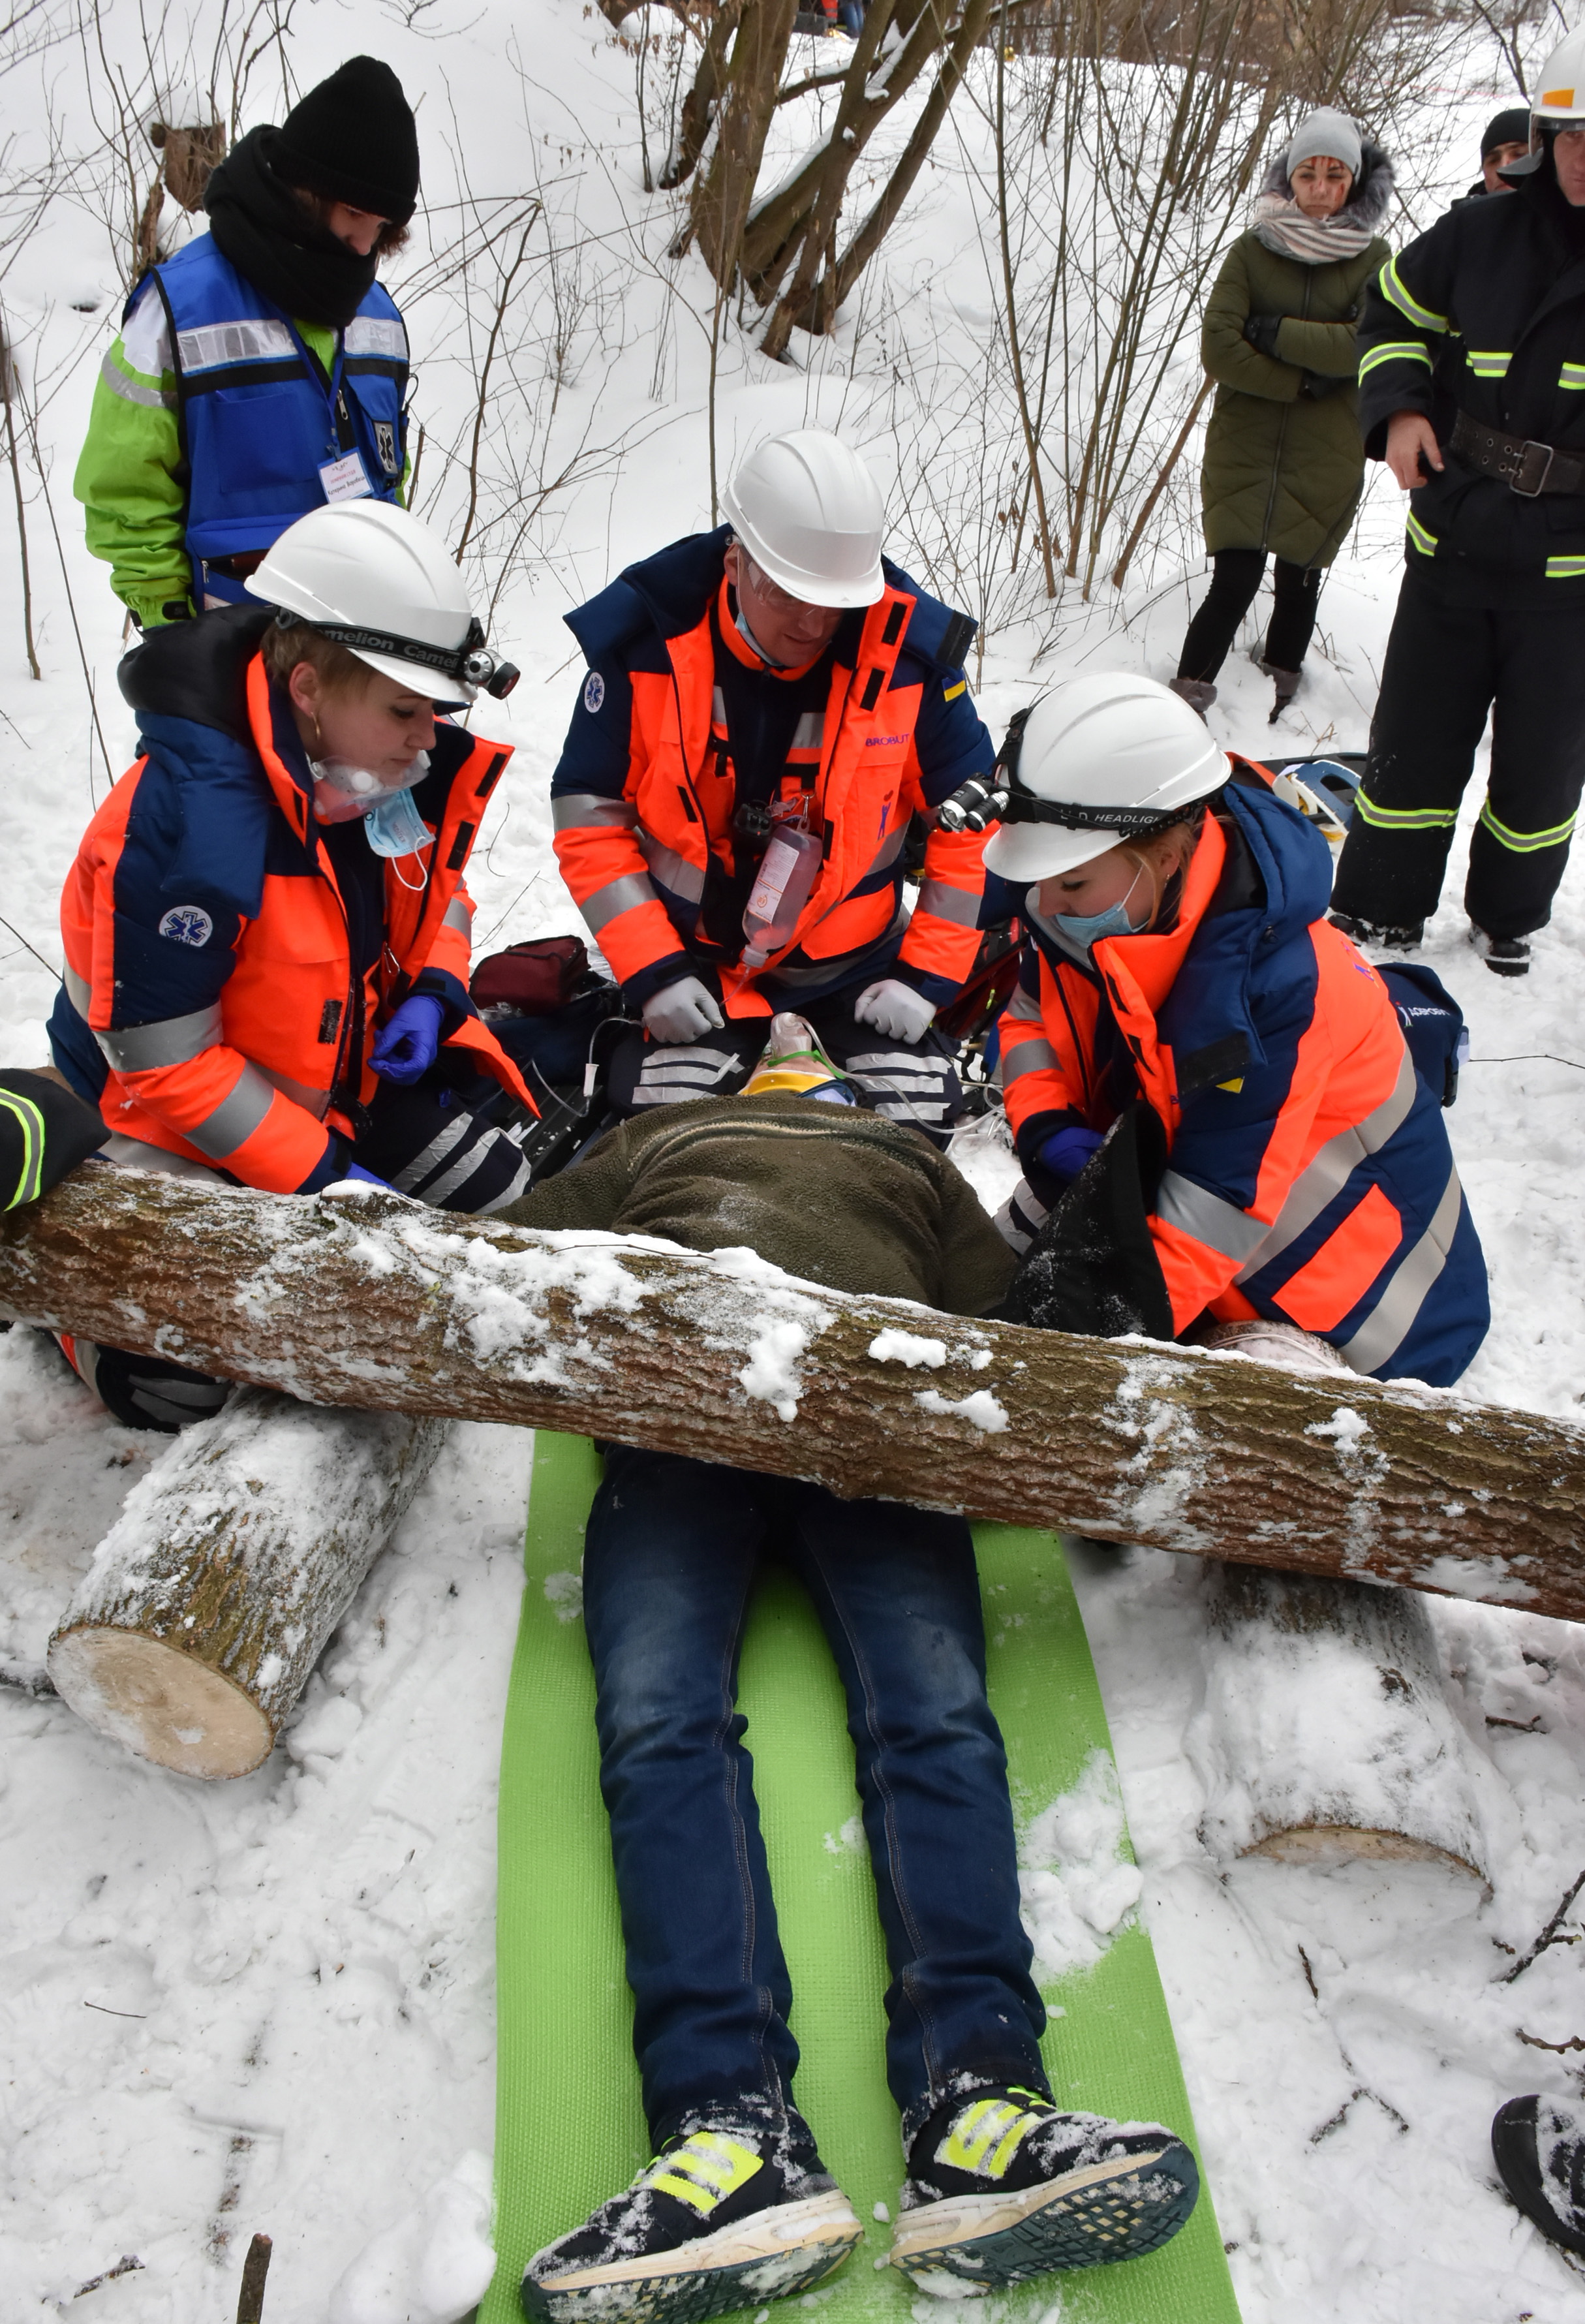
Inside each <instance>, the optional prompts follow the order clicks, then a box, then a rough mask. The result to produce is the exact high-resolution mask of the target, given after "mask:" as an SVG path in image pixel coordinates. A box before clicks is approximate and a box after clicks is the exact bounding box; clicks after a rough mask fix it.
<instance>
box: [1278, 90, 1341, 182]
mask: <svg viewBox="0 0 1585 2324" xmlns="http://www.w3.org/2000/svg"><path fill="white" fill-rule="evenodd" d="M1317 153H1330V154H1331V155H1332V159H1333V161H1341V163H1342V164H1343V166H1344V168H1345V169H1347V170H1348V171H1350V172H1351V173H1352V175H1353V176H1354V177H1356V178H1357V177H1358V176H1359V131H1358V130H1357V129H1356V128H1355V126H1354V124H1353V123H1352V122H1351V121H1350V119H1349V116H1348V115H1347V114H1346V113H1339V112H1338V111H1337V110H1336V108H1335V107H1334V106H1330V105H1322V106H1317V107H1316V109H1315V111H1314V112H1313V113H1311V114H1307V115H1305V117H1304V120H1303V121H1301V122H1300V124H1299V125H1298V127H1297V129H1295V132H1294V134H1293V138H1292V141H1291V143H1289V146H1288V150H1287V152H1286V155H1285V156H1284V158H1283V167H1284V169H1285V170H1286V172H1287V174H1288V176H1289V177H1290V178H1291V177H1292V176H1293V174H1294V171H1295V170H1296V169H1297V168H1298V166H1299V164H1300V162H1301V161H1313V159H1314V157H1315V155H1316V154H1317Z"/></svg>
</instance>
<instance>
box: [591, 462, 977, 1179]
mask: <svg viewBox="0 0 1585 2324" xmlns="http://www.w3.org/2000/svg"><path fill="white" fill-rule="evenodd" d="M723 505H724V507H725V510H726V513H727V515H728V517H729V518H730V519H731V523H730V525H729V526H728V525H723V526H722V527H721V528H720V530H717V531H715V532H705V533H697V534H696V535H695V536H694V537H693V538H692V539H687V540H681V541H677V542H676V543H675V544H674V545H673V546H672V547H671V548H669V549H662V550H661V551H660V553H659V556H656V557H651V558H647V559H646V560H645V562H644V563H643V564H641V565H634V566H630V567H629V568H628V570H627V571H626V572H625V573H623V574H622V576H620V578H619V579H617V580H616V581H613V583H612V585H611V586H610V587H609V588H608V589H605V590H603V591H602V592H601V594H600V595H599V596H598V597H595V598H593V599H592V600H591V601H590V603H589V604H586V605H585V606H582V607H580V609H579V610H578V612H576V613H572V614H569V615H568V616H567V622H568V627H569V628H570V629H571V631H572V632H573V634H574V636H575V637H576V639H577V641H578V643H579V645H580V646H582V648H583V650H584V652H585V655H586V657H587V659H588V663H589V671H588V676H587V678H586V679H585V684H584V688H583V693H582V696H581V698H580V700H579V704H578V707H577V709H576V712H575V713H574V715H573V722H572V727H571V730H570V732H569V733H568V735H567V746H566V748H565V750H564V751H563V752H562V755H561V763H560V765H559V766H558V768H557V770H556V776H555V780H554V782H553V783H552V785H551V796H552V799H553V802H554V807H555V816H556V834H557V836H556V852H557V855H558V858H559V860H560V863H561V870H562V875H563V877H564V878H565V880H566V881H567V886H568V888H569V889H570V890H572V894H573V898H574V900H575V901H576V904H577V906H578V908H579V910H580V911H581V912H582V913H583V916H584V918H585V921H586V922H587V924H588V927H589V929H590V931H591V933H592V934H593V935H594V936H595V937H597V938H598V940H599V944H600V947H601V949H602V951H603V952H604V954H605V956H606V958H607V960H608V961H609V962H610V963H611V965H612V968H613V971H614V972H615V974H616V976H617V978H618V980H619V981H620V982H621V984H622V991H623V995H624V997H625V999H626V1000H627V1002H628V1004H629V1008H630V1010H631V1012H633V1013H635V1014H636V1013H638V1012H639V1011H640V1010H641V1011H642V1013H643V1019H644V1028H645V1029H644V1034H643V1036H642V1037H640V1036H639V1035H637V1034H635V1035H634V1036H633V1037H631V1039H630V1040H629V1042H628V1043H627V1044H626V1045H625V1046H624V1047H622V1048H619V1049H618V1051H617V1052H616V1055H615V1056H614V1058H613V1065H612V1074H611V1092H612V1096H613V1101H614V1102H616V1104H617V1105H618V1106H619V1107H620V1109H621V1110H622V1111H624V1112H627V1111H633V1110H635V1109H637V1108H640V1107H643V1106H651V1105H668V1104H673V1103H675V1102H677V1100H678V1099H679V1098H696V1097H705V1096H709V1095H712V1094H720V1093H723V1092H724V1091H727V1090H731V1089H736V1088H738V1087H740V1086H741V1085H742V1081H743V1079H744V1076H745V1075H746V1074H747V1073H748V1071H749V1068H750V1067H751V1065H752V1063H753V1061H754V1059H755V1058H756V1057H757V1056H759V1054H760V1049H761V1047H763V1045H764V1038H765V1028H766V1027H767V1025H768V1024H769V1020H770V1017H771V1015H772V1013H773V1011H774V1010H778V1009H798V1010H802V1011H803V1012H804V1014H805V1015H806V1017H807V1018H808V1019H809V1020H810V1022H811V1023H812V1024H813V1025H814V1026H815V1027H816V1030H817V1031H818V1033H819V1036H820V1038H821V1040H822V1041H823V1042H824V1043H825V1047H826V1049H827V1051H828V1052H829V1054H830V1056H832V1057H833V1058H834V1060H835V1061H836V1063H837V1064H838V1065H841V1066H842V1067H843V1071H844V1072H851V1073H852V1075H853V1077H854V1079H855V1080H856V1081H857V1082H858V1083H859V1084H860V1085H861V1086H862V1088H863V1089H864V1090H865V1092H866V1093H868V1094H869V1095H870V1096H871V1098H872V1100H873V1102H874V1104H875V1106H876V1109H877V1111H880V1112H881V1113H885V1114H889V1115H890V1116H891V1117H892V1118H893V1119H894V1120H904V1121H913V1122H916V1123H917V1124H918V1125H919V1126H920V1127H921V1128H922V1129H925V1130H929V1131H931V1132H932V1133H935V1134H941V1133H943V1132H944V1131H945V1128H946V1125H947V1124H948V1123H949V1122H950V1121H951V1120H952V1119H953V1117H954V1113H955V1112H956V1111H957V1110H958V1107H959V1105H960V1102H961V1094H962V1093H961V1092H960V1090H959V1087H958V1082H957V1076H956V1074H955V1073H954V1069H953V1065H952V1056H951V1051H950V1049H949V1047H948V1046H947V1044H946V1043H945V1041H944V1040H943V1039H942V1037H941V1036H940V1034H939V1033H937V1032H933V1031H932V1030H931V1029H930V1028H931V1023H932V1019H934V1018H935V1013H936V1010H938V1009H939V1008H941V1007H942V1006H944V1005H945V1003H946V1002H947V1001H951V1000H952V999H953V998H954V995H955V994H956V992H957V991H958V989H959V987H960V986H961V984H962V983H963V979H964V978H965V977H966V976H967V974H968V973H969V971H970V969H971V968H972V965H973V962H974V956H975V954H976V952H977V951H978V949H979V936H978V934H977V930H978V927H979V920H980V903H981V891H982V890H983V887H984V878H983V874H982V872H981V863H980V858H981V850H982V848H983V845H984V840H983V836H982V835H975V834H966V833H961V832H960V833H958V834H955V835H954V834H953V833H951V832H948V831H945V830H943V829H941V828H940V827H939V826H933V827H932V829H931V831H930V834H929V837H928V840H927V842H926V849H925V867H924V869H925V878H924V884H923V886H922V887H921V888H920V890H919V893H918V901H917V905H916V907H915V909H914V913H913V917H912V918H911V919H910V918H908V913H907V911H906V909H905V908H904V903H903V873H904V870H905V868H906V866H905V861H904V847H905V844H906V843H907V840H908V823H909V818H910V816H913V815H915V814H916V813H918V814H927V813H928V812H929V810H931V809H932V808H935V807H939V806H940V805H941V803H942V802H943V800H945V799H946V798H949V797H950V795H951V794H952V793H953V792H954V790H956V789H957V788H959V786H960V785H961V784H963V782H965V781H966V780H967V779H970V778H971V777H973V776H984V775H986V774H988V773H989V771H990V768H991V761H992V758H993V756H994V752H993V750H992V746H991V738H990V736H989V735H988V734H987V733H986V731H985V728H984V727H983V725H982V724H981V722H980V719H979V717H978V716H977V715H976V714H975V711H974V707H973V705H972V702H971V701H970V699H969V695H968V687H967V681H966V680H965V678H964V677H963V669H962V668H961V667H960V665H961V663H962V661H963V655H964V654H965V653H966V652H967V650H968V647H969V641H970V640H971V639H972V636H973V634H974V628H975V624H974V623H973V622H972V621H971V620H970V619H969V618H968V616H967V615H966V614H963V613H952V612H950V611H949V610H948V608H947V607H946V606H945V605H941V604H936V602H935V599H934V598H932V597H928V596H926V594H925V592H924V591H923V590H922V589H921V588H920V587H919V586H917V583H916V582H913V581H910V580H909V578H908V575H907V574H906V573H902V572H899V571H898V568H897V567H895V566H893V565H889V564H888V563H887V562H886V561H885V560H884V559H883V558H882V557H881V554H880V543H881V537H882V533H883V531H884V529H885V511H884V509H883V507H882V505H881V500H880V492H879V490H878V489H877V487H876V484H875V481H874V478H873V477H872V476H871V474H870V472H869V470H868V469H867V468H866V467H865V466H864V464H863V462H862V460H861V459H860V458H859V457H858V456H857V454H856V453H854V452H852V451H850V450H849V449H848V447H847V446H846V445H845V444H843V443H841V442H840V441H839V440H838V438H836V437H834V436H831V435H827V434H826V433H825V431H824V430H822V429H804V430H802V431H801V432H799V433H798V434H797V435H792V436H783V437H779V438H775V439H773V440H772V441H771V442H769V443H768V444H763V445H761V446H760V448H759V450H758V451H756V452H754V453H752V454H751V456H750V457H749V458H748V459H747V460H746V461H745V462H744V463H743V465H742V467H741V468H740V469H739V470H738V473H737V475H735V476H734V478H733V482H732V484H731V485H730V486H729V487H728V489H727V491H726V492H725V493H724V494H723Z"/></svg>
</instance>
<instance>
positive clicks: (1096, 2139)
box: [889, 2083, 1200, 2299]
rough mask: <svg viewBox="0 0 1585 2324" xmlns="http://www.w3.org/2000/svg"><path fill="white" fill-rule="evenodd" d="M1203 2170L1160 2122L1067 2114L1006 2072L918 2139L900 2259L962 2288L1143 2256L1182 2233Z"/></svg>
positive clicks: (919, 2279)
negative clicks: (1006, 2077)
mask: <svg viewBox="0 0 1585 2324" xmlns="http://www.w3.org/2000/svg"><path fill="white" fill-rule="evenodd" d="M1199 2191H1200V2173H1199V2172H1198V2171H1197V2170H1196V2168H1195V2165H1194V2158H1193V2155H1192V2154H1191V2153H1190V2152H1189V2150H1188V2148H1187V2147H1186V2146H1185V2145H1184V2143H1183V2141H1182V2140H1181V2139H1180V2138H1178V2137H1176V2136H1175V2135H1174V2134H1173V2132H1171V2131H1170V2130H1166V2129H1165V2128H1164V2127H1163V2126H1162V2125H1161V2124H1160V2123H1154V2122H1126V2123H1120V2122H1110V2121H1109V2120H1108V2119H1107V2118H1106V2116H1104V2115H1098V2114H1062V2113H1059V2112H1058V2110H1057V2108H1056V2107H1055V2106H1053V2104H1052V2102H1051V2100H1050V2099H1049V2098H1043V2097H1041V2096H1040V2095H1039V2093H1038V2092H1037V2091H1034V2090H1026V2089H1017V2088H1015V2087H1013V2086H1010V2085H1009V2084H1005V2083H998V2084H996V2085H994V2086H991V2087H986V2086H984V2085H981V2087H980V2088H978V2089H972V2090H969V2091H963V2090H961V2089H960V2090H959V2091H958V2092H957V2093H956V2094H955V2095H954V2097H952V2098H948V2099H947V2100H946V2101H945V2103H944V2104H943V2105H941V2106H939V2107H936V2109H935V2112H934V2113H933V2114H932V2115H931V2116H929V2117H928V2119H927V2120H926V2122H925V2123H924V2124H923V2125H922V2126H921V2127H920V2128H919V2130H918V2131H917V2133H916V2134H915V2135H914V2137H913V2139H912V2140H911V2141H910V2143H909V2147H908V2181H907V2184H906V2185H905V2186H904V2188H903V2193H902V2217H901V2218H899V2219H898V2226H897V2233H896V2236H895V2237H894V2239H893V2242H892V2247H891V2252H890V2255H889V2256H890V2259H891V2264H892V2265H893V2266H894V2267H899V2268H901V2269H902V2271H903V2273H905V2274H906V2275H908V2276H910V2277H911V2278H912V2279H913V2281H914V2282H915V2283H916V2284H917V2286H918V2288H919V2289H920V2291H921V2292H946V2293H948V2294H950V2295H952V2296H953V2297H954V2298H957V2299H962V2298H963V2291H964V2287H965V2286H967V2285H969V2284H974V2285H978V2286H979V2287H980V2288H981V2289H982V2290H984V2291H987V2292H990V2291H999V2290H1000V2289H1002V2288H1003V2287H1005V2286H1006V2285H1008V2284H1012V2283H1022V2282H1025V2280H1026V2279H1027V2277H1029V2276H1032V2275H1045V2274H1046V2273H1049V2272H1051V2271H1052V2270H1054V2269H1058V2268H1071V2267H1098V2266H1100V2265H1101V2264H1103V2263H1105V2262H1107V2261H1109V2260H1114V2259H1138V2258H1139V2257H1141V2256H1142V2255H1144V2254H1145V2253H1146V2252H1152V2251H1155V2250H1156V2249H1157V2248H1158V2246H1160V2245H1162V2244H1164V2243H1166V2242H1167V2241H1168V2240H1169V2238H1170V2237H1172V2236H1175V2235H1176V2233H1177V2231H1178V2229H1179V2228H1180V2227H1182V2226H1183V2225H1184V2221H1185V2220H1186V2219H1187V2218H1188V2216H1189V2214H1190V2212H1191V2211H1192V2210H1193V2208H1194V2199H1195V2197H1196V2196H1197V2195H1198V2194H1199Z"/></svg>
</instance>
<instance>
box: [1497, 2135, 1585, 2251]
mask: <svg viewBox="0 0 1585 2324" xmlns="http://www.w3.org/2000/svg"><path fill="white" fill-rule="evenodd" d="M1491 2153H1492V2158H1493V2160H1494V2161H1495V2163H1496V2164H1497V2173H1498V2176H1499V2177H1500V2178H1501V2180H1502V2183H1503V2185H1504V2186H1505V2187H1506V2188H1507V2190H1508V2193H1509V2194H1510V2195H1511V2196H1512V2198H1513V2199H1514V2201H1515V2202H1516V2204H1517V2205H1518V2207H1519V2209H1520V2210H1521V2211H1523V2212H1524V2214H1525V2218H1527V2219H1528V2220H1530V2221H1531V2222H1532V2224H1533V2225H1534V2226H1535V2227H1539V2228H1540V2230H1541V2232H1542V2234H1543V2235H1544V2236H1546V2237H1547V2239H1548V2240H1549V2241H1550V2242H1552V2243H1554V2244H1561V2245H1562V2248H1563V2249H1564V2251H1566V2252H1572V2253H1573V2254H1574V2255H1575V2257H1576V2258H1577V2259H1585V2116H1581V2115H1580V2113H1578V2112H1577V2111H1576V2110H1575V2108H1574V2107H1571V2106H1570V2105H1569V2104H1568V2103H1567V2101H1566V2100H1564V2099H1562V2098H1510V2099H1509V2100H1508V2102H1507V2105H1506V2106H1502V2107H1498V2108H1497V2116H1496V2119H1495V2120H1494V2122H1493V2123H1492V2126H1491Z"/></svg>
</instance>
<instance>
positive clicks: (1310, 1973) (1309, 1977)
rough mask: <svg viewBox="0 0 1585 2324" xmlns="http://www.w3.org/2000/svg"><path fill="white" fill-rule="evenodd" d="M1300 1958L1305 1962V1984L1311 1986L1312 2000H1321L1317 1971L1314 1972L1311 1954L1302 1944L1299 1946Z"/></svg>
mask: <svg viewBox="0 0 1585 2324" xmlns="http://www.w3.org/2000/svg"><path fill="white" fill-rule="evenodd" d="M1299 1959H1300V1960H1302V1961H1303V1962H1304V1982H1305V1984H1306V1985H1307V1986H1308V1987H1309V1988H1310V1997H1311V1999H1312V2000H1313V2001H1319V2000H1320V1998H1321V1994H1320V1990H1319V1988H1318V1987H1317V1986H1316V1983H1315V1972H1314V1970H1313V1969H1312V1968H1311V1966H1310V1956H1309V1954H1308V1953H1307V1952H1306V1951H1305V1950H1304V1946H1303V1945H1301V1946H1300V1947H1299Z"/></svg>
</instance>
